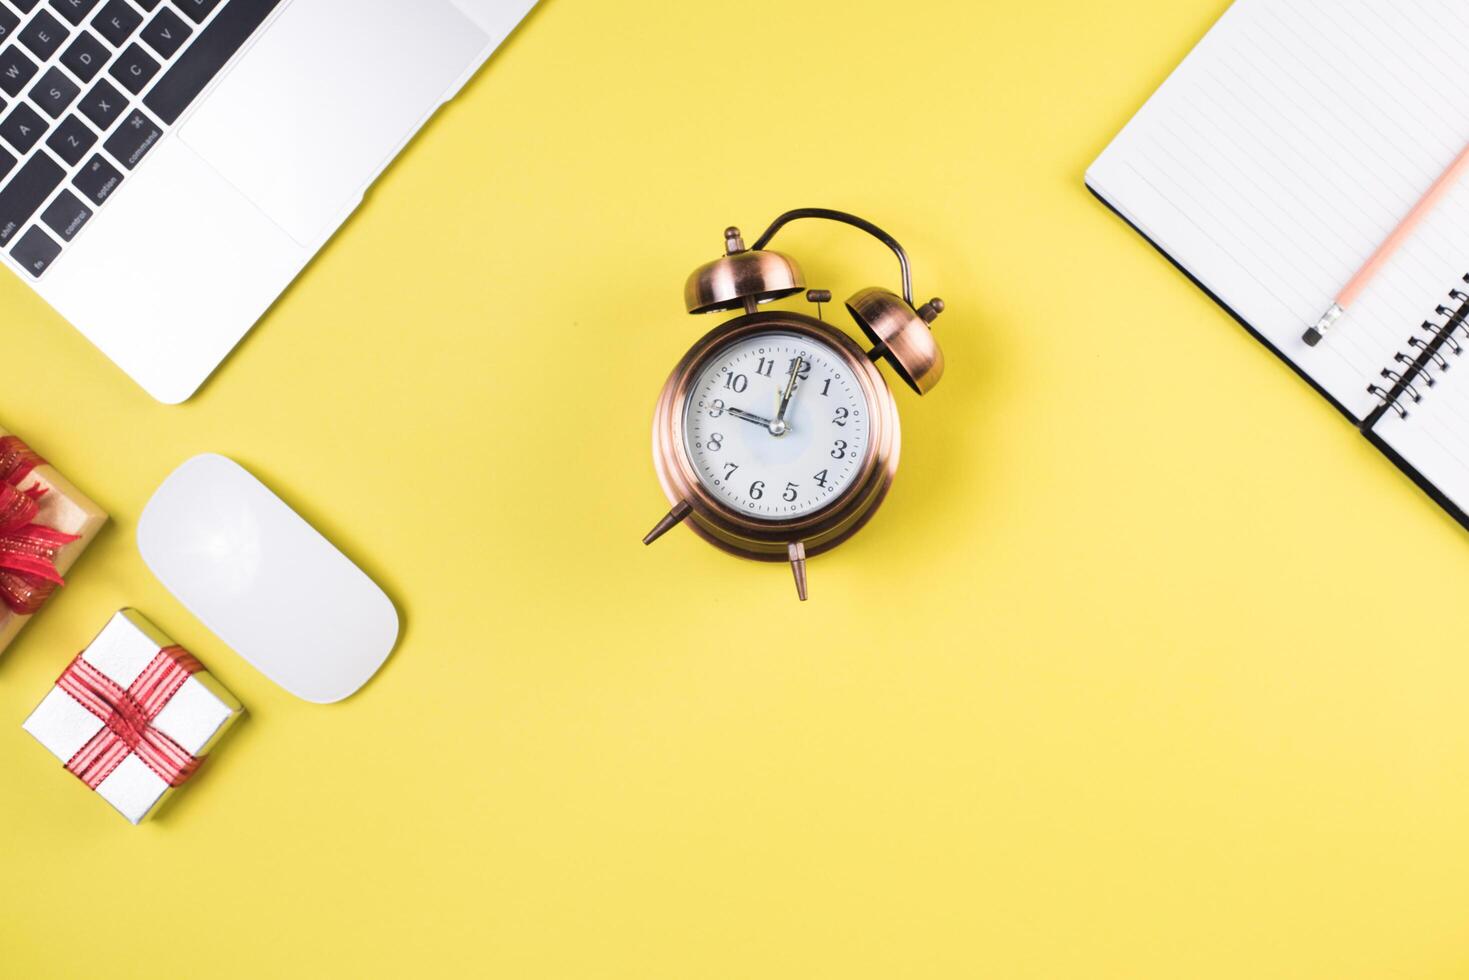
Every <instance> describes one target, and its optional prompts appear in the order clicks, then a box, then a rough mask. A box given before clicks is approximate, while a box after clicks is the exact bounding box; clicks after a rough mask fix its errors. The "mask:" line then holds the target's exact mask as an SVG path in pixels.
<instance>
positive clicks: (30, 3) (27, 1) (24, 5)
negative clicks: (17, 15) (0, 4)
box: [10, 0, 41, 14]
mask: <svg viewBox="0 0 1469 980" xmlns="http://www.w3.org/2000/svg"><path fill="white" fill-rule="evenodd" d="M40 2H41V0H10V5H11V6H12V7H19V8H20V12H21V13H23V14H28V13H30V12H31V11H32V10H35V9H36V4H38V3H40Z"/></svg>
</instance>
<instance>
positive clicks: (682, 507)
mask: <svg viewBox="0 0 1469 980" xmlns="http://www.w3.org/2000/svg"><path fill="white" fill-rule="evenodd" d="M693 510H694V508H692V507H690V506H689V502H688V501H687V500H680V501H679V502H678V503H677V504H675V505H674V507H673V510H671V511H669V512H668V513H667V514H666V515H664V517H663V520H661V521H659V522H658V523H657V524H656V525H654V527H653V530H651V531H649V532H648V536H647V537H645V538H643V544H652V543H653V542H654V541H657V540H658V539H659V538H661V537H663V535H665V534H667V533H668V532H669V531H672V530H673V529H674V528H676V527H678V526H679V525H680V524H682V523H683V522H684V519H685V518H686V517H688V516H689V514H691V513H693Z"/></svg>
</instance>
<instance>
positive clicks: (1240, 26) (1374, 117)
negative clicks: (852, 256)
mask: <svg viewBox="0 0 1469 980" xmlns="http://www.w3.org/2000/svg"><path fill="white" fill-rule="evenodd" d="M1464 37H1469V3H1465V2H1464V0H1237V2H1236V3H1234V5H1233V6H1231V7H1230V8H1229V9H1228V10H1227V11H1226V12H1225V13H1224V15H1223V17H1222V18H1221V19H1220V20H1219V22H1218V23H1217V24H1216V25H1215V26H1214V28H1213V29H1212V30H1211V31H1210V32H1209V34H1208V35H1207V36H1206V37H1205V38H1204V40H1203V41H1202V42H1200V43H1199V45H1198V46H1197V47H1196V48H1195V49H1194V50H1193V52H1192V53H1191V54H1190V55H1189V56H1188V58H1187V59H1186V60H1185V61H1184V62H1183V64H1182V65H1180V66H1179V68H1178V69H1177V70H1176V71H1175V72H1174V73H1173V74H1172V76H1171V77H1170V78H1169V79H1168V80H1167V81H1166V82H1165V83H1164V84H1163V87H1162V88H1160V89H1159V90H1158V92H1157V93H1156V94H1154V95H1153V97H1152V98H1151V99H1150V100H1149V101H1148V102H1147V104H1146V105H1145V106H1143V108H1142V110H1141V111H1139V112H1138V114H1137V115H1136V117H1134V118H1133V120H1132V121H1131V122H1130V123H1128V124H1127V126H1126V128H1124V129H1123V131H1122V132H1121V133H1120V134H1119V135H1118V136H1117V138H1116V139H1115V140H1114V141H1113V142H1112V144H1111V145H1110V146H1109V147H1107V149H1106V151H1105V152H1103V154H1102V155H1101V157H1099V158H1098V159H1097V161H1096V162H1095V163H1094V164H1093V165H1092V167H1091V168H1090V170H1088V172H1087V177H1086V182H1087V186H1088V187H1089V188H1090V189H1091V191H1092V192H1093V193H1094V194H1095V195H1096V196H1097V197H1099V198H1100V199H1101V200H1102V201H1103V202H1104V203H1106V204H1107V205H1108V206H1109V207H1110V208H1112V209H1113V210H1114V211H1116V212H1117V213H1118V214H1119V215H1120V216H1121V217H1122V218H1123V219H1125V220H1126V221H1127V222H1128V223H1130V224H1131V225H1132V226H1133V227H1134V228H1136V229H1137V230H1138V231H1139V232H1140V233H1141V234H1142V235H1144V236H1145V237H1146V238H1147V239H1148V240H1149V241H1151V242H1152V243H1153V244H1154V245H1155V246H1156V247H1157V248H1158V249H1159V250H1160V251H1161V252H1162V253H1163V254H1164V255H1166V256H1167V257H1168V258H1169V259H1170V260H1171V261H1172V262H1173V263H1174V264H1175V265H1177V266H1178V267H1179V268H1180V269H1181V270H1182V271H1183V272H1184V273H1185V274H1187V275H1188V276H1189V277H1190V278H1191V279H1193V280H1194V281H1195V282H1196V283H1197V284H1198V285H1199V286H1201V287H1202V288H1203V289H1204V290H1205V291H1207V292H1208V293H1209V294H1210V296H1212V297H1213V298H1214V299H1215V300H1216V301H1217V302H1219V303H1220V304H1221V305H1223V306H1224V307H1225V309H1227V310H1228V311H1229V312H1230V313H1231V314H1233V316H1234V317H1235V318H1236V319H1238V320H1239V321H1240V322H1241V323H1242V324H1244V326H1245V327H1246V328H1247V329H1249V330H1250V332H1251V333H1253V334H1254V335H1255V336H1256V337H1257V338H1258V339H1259V340H1260V341H1261V342H1262V343H1264V344H1265V345H1266V346H1267V347H1269V348H1270V349H1271V350H1272V351H1274V352H1275V354H1276V355H1278V356H1279V357H1281V358H1282V359H1283V360H1284V361H1285V362H1286V363H1287V364H1289V365H1290V366H1291V367H1292V368H1294V369H1295V371H1296V372H1297V373H1298V374H1300V375H1301V377H1303V378H1304V379H1306V380H1307V381H1308V382H1309V383H1310V384H1311V385H1312V386H1313V387H1315V388H1316V390H1317V391H1319V392H1320V393H1321V394H1322V395H1324V396H1325V397H1326V398H1328V399H1329V400H1330V401H1331V402H1332V404H1334V405H1335V406H1336V407H1337V408H1338V409H1339V410H1340V411H1341V412H1342V413H1343V414H1344V415H1346V416H1347V417H1348V418H1349V419H1351V420H1352V422H1353V423H1355V424H1356V425H1357V426H1358V427H1359V428H1360V429H1361V431H1362V433H1363V434H1364V435H1366V437H1367V438H1368V439H1370V440H1371V441H1372V443H1373V444H1374V445H1376V446H1377V447H1378V448H1379V449H1381V450H1382V451H1383V452H1384V453H1385V454H1386V455H1387V456H1388V458H1390V459H1391V460H1392V461H1393V462H1394V463H1396V464H1397V465H1398V466H1399V467H1401V468H1402V469H1403V471H1404V472H1406V473H1407V474H1408V475H1409V476H1411V477H1412V478H1413V479H1414V480H1415V481H1416V482H1417V483H1418V485H1419V486H1421V487H1422V488H1423V489H1424V490H1425V491H1427V492H1428V494H1429V495H1430V496H1432V497H1433V498H1434V499H1435V500H1436V501H1438V502H1439V503H1440V504H1441V505H1443V506H1444V507H1445V508H1446V509H1447V510H1448V511H1449V512H1450V513H1451V514H1452V515H1453V516H1454V517H1455V518H1456V519H1457V520H1458V521H1459V523H1461V524H1463V525H1464V526H1465V527H1466V528H1469V516H1466V513H1465V512H1466V509H1469V357H1463V358H1461V356H1460V355H1461V354H1463V352H1464V350H1465V349H1466V347H1469V278H1466V276H1469V181H1465V182H1464V183H1463V184H1462V185H1460V186H1456V187H1454V188H1453V189H1452V190H1451V191H1450V192H1449V194H1448V196H1447V198H1446V199H1445V200H1444V201H1443V202H1442V203H1441V204H1439V206H1438V207H1437V208H1436V209H1435V211H1434V212H1433V213H1432V214H1431V215H1430V216H1429V217H1428V219H1427V220H1426V221H1425V222H1424V223H1423V224H1422V225H1420V226H1419V227H1418V229H1417V231H1416V232H1415V233H1414V235H1413V237H1412V238H1411V239H1410V240H1409V242H1408V243H1407V245H1406V246H1405V247H1403V248H1402V249H1401V250H1400V251H1399V252H1398V253H1397V254H1396V256H1395V257H1394V258H1393V259H1392V260H1391V262H1390V263H1389V264H1388V266H1387V267H1386V268H1385V269H1384V271H1383V272H1382V273H1381V274H1380V275H1378V277H1377V278H1376V279H1375V280H1374V281H1373V283H1372V285H1371V286H1370V287H1369V289H1368V291H1367V293H1366V294H1364V295H1363V297H1362V298H1361V299H1360V300H1359V301H1358V302H1357V303H1356V304H1355V305H1354V306H1353V307H1352V308H1351V309H1350V311H1349V312H1348V313H1347V315H1346V317H1345V318H1344V319H1343V320H1341V321H1340V322H1339V323H1338V325H1337V327H1336V329H1334V330H1333V332H1332V333H1331V335H1330V338H1329V339H1328V340H1327V341H1326V342H1324V343H1322V344H1321V345H1319V346H1317V347H1308V346H1307V345H1306V343H1305V342H1304V341H1303V340H1302V339H1301V334H1302V331H1303V330H1304V329H1305V328H1306V327H1307V326H1309V325H1310V324H1312V323H1314V322H1315V321H1316V320H1317V318H1318V317H1319V316H1320V315H1321V313H1322V312H1323V311H1324V310H1325V309H1326V308H1327V307H1328V306H1330V305H1331V302H1332V299H1333V297H1334V296H1335V295H1336V291H1337V290H1339V289H1340V288H1341V287H1342V286H1343V285H1344V284H1345V283H1346V282H1347V281H1348V280H1349V279H1351V278H1352V276H1353V274H1354V273H1355V272H1356V271H1357V270H1358V269H1359V268H1360V267H1361V266H1362V265H1363V263H1364V262H1365V261H1366V260H1367V259H1368V257H1369V256H1370V255H1371V254H1372V253H1373V252H1374V251H1375V250H1376V249H1377V246H1378V245H1380V244H1381V243H1382V242H1383V241H1384V240H1385V239H1386V238H1387V237H1388V236H1389V235H1390V234H1391V233H1392V232H1393V230H1394V229H1395V228H1396V227H1397V225H1398V223H1399V222H1400V221H1401V220H1402V219H1403V217H1404V216H1405V215H1407V214H1408V213H1409V212H1410V211H1411V210H1412V209H1413V207H1414V205H1415V204H1416V203H1417V201H1418V200H1419V199H1420V198H1421V197H1422V196H1423V194H1424V192H1425V191H1426V190H1427V189H1428V188H1430V187H1431V186H1432V185H1433V184H1434V183H1435V182H1436V181H1437V180H1438V178H1439V177H1440V176H1441V175H1442V174H1443V173H1444V172H1445V170H1446V169H1447V168H1448V167H1449V166H1450V165H1451V164H1452V162H1453V161H1454V159H1455V158H1456V157H1457V156H1458V155H1459V153H1460V152H1461V151H1462V150H1463V149H1464V147H1465V145H1466V144H1469V76H1466V75H1465V74H1464V72H1463V68H1462V64H1463V58H1464V52H1463V49H1462V39H1463V38H1464Z"/></svg>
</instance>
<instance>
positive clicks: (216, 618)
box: [138, 454, 398, 704]
mask: <svg viewBox="0 0 1469 980" xmlns="http://www.w3.org/2000/svg"><path fill="white" fill-rule="evenodd" d="M138 548H139V550H140V551H141V552H142V554H143V560H144V561H145V562H147V564H148V567H149V568H150V569H152V570H153V574H154V575H157V576H158V578H159V580H160V581H161V582H162V583H163V584H164V586H165V587H166V588H167V589H168V590H169V591H170V592H172V593H173V594H174V596H175V597H177V598H178V600H179V601H180V602H182V603H183V604H184V605H185V606H186V607H187V608H188V609H189V611H190V612H192V613H193V614H194V615H195V616H197V617H198V618H199V619H200V621H202V622H203V623H204V625H205V626H207V627H209V628H210V629H211V630H213V631H214V633H215V634H216V635H217V636H218V637H219V638H220V639H221V640H223V641H224V642H225V643H227V644H228V645H229V646H230V647H231V648H232V649H233V650H234V651H235V652H236V653H238V654H239V655H240V656H242V657H244V658H245V659H246V660H248V661H249V662H250V663H251V664H252V665H253V666H254V667H255V668H256V669H258V670H259V671H260V672H261V673H263V674H264V675H265V676H266V677H269V678H270V679H271V680H273V681H275V682H276V683H277V684H279V685H280V686H281V687H283V688H285V689H286V690H287V691H289V692H291V693H292V694H294V695H296V696H297V697H299V698H303V699H305V700H307V701H312V702H315V703H317V704H329V703H331V702H334V701H340V700H342V699H343V698H346V697H349V696H350V695H352V694H355V693H356V692H357V691H358V690H359V689H360V688H361V687H362V685H364V684H366V683H367V682H368V681H369V680H370V679H371V678H372V676H373V675H374V674H376V673H377V671H378V668H380V667H381V666H382V665H383V662H384V661H386V660H387V659H388V655H389V654H390V653H392V651H393V647H394V645H395V644H396V643H397V642H398V613H397V610H396V609H394V608H393V603H392V601H391V600H390V599H389V598H388V597H387V594H386V593H384V592H383V590H382V589H380V588H378V586H377V584H376V583H374V582H373V581H372V579H370V578H368V577H367V575H366V573H364V572H363V571H362V569H360V568H358V567H357V566H356V565H354V564H353V563H352V562H351V561H350V560H349V559H348V558H347V557H346V556H345V555H343V554H342V553H341V552H340V551H338V550H337V549H336V548H335V547H334V546H333V545H332V544H331V542H329V541H328V540H327V539H326V538H324V537H322V536H321V534H320V533H319V532H317V530H316V529H315V528H313V527H312V526H311V525H310V524H307V523H306V522H305V521H304V520H302V519H301V517H300V516H299V515H298V514H297V513H296V512H295V511H293V510H292V509H291V508H290V507H288V506H286V504H285V503H284V502H283V501H282V500H281V499H280V498H279V497H277V496H276V495H275V494H273V493H271V492H270V490H269V489H268V488H267V487H266V486H265V485H264V484H263V483H261V482H260V481H259V480H257V479H255V477H253V476H251V475H250V474H249V473H248V472H246V471H245V469H244V468H243V467H241V466H240V465H239V464H238V463H236V462H234V461H233V460H231V459H227V458H226V457H224V456H217V455H212V454H211V455H205V456H196V457H194V458H193V459H191V460H189V461H188V462H187V463H185V464H184V465H182V466H180V467H179V468H178V469H177V470H175V471H174V472H173V474H172V475H171V476H169V478H168V479H167V480H165V481H164V482H163V485H162V486H161V487H159V488H158V491H157V492H156V493H155V494H154V495H153V499H152V500H150V501H148V506H147V507H146V508H145V509H144V510H143V517H142V519H141V520H140V521H139V522H138Z"/></svg>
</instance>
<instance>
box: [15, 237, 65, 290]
mask: <svg viewBox="0 0 1469 980" xmlns="http://www.w3.org/2000/svg"><path fill="white" fill-rule="evenodd" d="M10 254H11V255H13V256H14V257H15V261H17V262H19V263H20V264H21V266H22V267H23V268H24V269H25V271H27V272H29V273H30V274H31V275H33V276H35V277H36V278H37V279H39V278H41V277H42V276H43V275H45V274H46V270H47V269H49V268H51V263H52V262H55V261H56V256H58V255H60V254H61V246H60V245H58V244H56V242H55V241H54V240H53V239H52V238H51V236H50V235H47V234H46V233H45V232H44V231H42V230H41V229H39V228H32V229H31V230H30V231H28V232H26V233H25V237H24V238H22V239H21V240H20V241H19V242H18V243H17V244H16V246H15V248H13V249H11V251H10Z"/></svg>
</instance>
